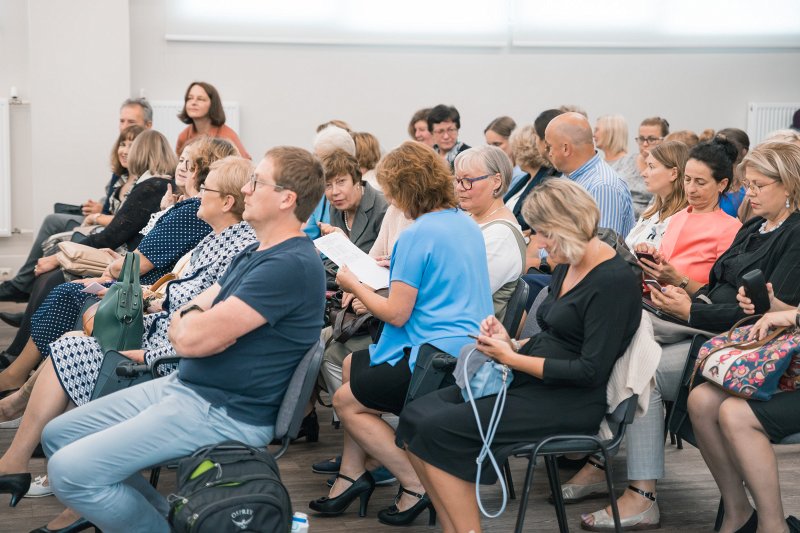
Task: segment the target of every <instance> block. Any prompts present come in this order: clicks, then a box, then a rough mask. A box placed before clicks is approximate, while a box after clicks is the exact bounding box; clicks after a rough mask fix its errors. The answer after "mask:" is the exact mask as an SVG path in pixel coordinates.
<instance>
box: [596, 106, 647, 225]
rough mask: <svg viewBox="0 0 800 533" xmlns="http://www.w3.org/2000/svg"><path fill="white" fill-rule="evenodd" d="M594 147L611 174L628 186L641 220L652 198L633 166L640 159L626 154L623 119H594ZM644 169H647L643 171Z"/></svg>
mask: <svg viewBox="0 0 800 533" xmlns="http://www.w3.org/2000/svg"><path fill="white" fill-rule="evenodd" d="M594 143H595V146H596V147H597V149H598V150H602V151H603V156H604V159H605V161H606V163H608V166H610V167H611V168H612V169H613V170H614V172H616V173H617V174H618V175H619V177H620V178H622V179H623V180H625V183H627V184H628V189H630V191H631V198H632V200H633V211H634V215H635V216H637V217H638V216H640V215H641V214H642V212H643V211H644V210H645V209H646V208H647V206H648V205H650V201H651V200H652V198H653V195H652V194H651V193H650V192H649V191H648V190H647V187H646V186H645V184H644V182H643V181H642V175H643V174H644V171H642V172H640V171H639V168H638V167H637V165H636V159H637V158H638V157H639V155H638V154H636V153H630V154H629V153H628V123H627V122H626V121H625V117H623V116H622V115H604V116H602V117H600V118H598V119H597V125H596V126H595V128H594ZM645 169H646V167H645Z"/></svg>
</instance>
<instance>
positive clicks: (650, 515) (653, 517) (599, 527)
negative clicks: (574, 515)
mask: <svg viewBox="0 0 800 533" xmlns="http://www.w3.org/2000/svg"><path fill="white" fill-rule="evenodd" d="M628 488H629V489H630V490H632V491H634V492H636V493H638V494H641V495H642V496H644V497H645V498H647V499H648V500H650V501H651V502H653V503H651V504H650V507H648V508H647V509H645V510H644V511H643V512H641V513H639V514H636V515H633V516H629V517H627V518H622V519H620V525H621V526H622V529H623V531H644V530H648V529H658V528H660V527H661V513H660V512H659V510H658V503H657V502H656V495H655V494H654V493H652V492H645V491H643V490H642V489H640V488H638V487H634V486H633V485H628ZM589 517H592V518H593V519H594V520H593V522H592V524H591V525H589V524H588V523H587V519H588V518H589ZM581 529H583V530H586V531H614V529H615V528H614V518H613V517H612V516H611V515H609V514H608V513H607V512H606V510H605V509H600V510H599V511H595V512H593V513H591V514H588V515H583V516H581Z"/></svg>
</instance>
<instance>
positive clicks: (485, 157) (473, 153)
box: [453, 145, 514, 196]
mask: <svg viewBox="0 0 800 533" xmlns="http://www.w3.org/2000/svg"><path fill="white" fill-rule="evenodd" d="M478 165H480V166H481V167H482V168H484V169H486V172H488V173H489V174H500V189H498V190H497V191H495V196H502V195H504V194H505V193H506V191H507V190H508V185H509V183H511V176H512V174H513V173H514V169H513V168H512V167H511V161H510V160H509V159H508V156H507V155H506V153H505V152H504V151H503V150H501V149H500V148H498V147H497V146H490V145H486V146H476V147H475V148H470V149H469V150H464V151H463V152H461V153H460V154H458V155H457V156H456V159H455V161H454V162H453V167H454V168H455V171H456V172H461V171H462V170H464V169H466V168H474V167H475V166H478Z"/></svg>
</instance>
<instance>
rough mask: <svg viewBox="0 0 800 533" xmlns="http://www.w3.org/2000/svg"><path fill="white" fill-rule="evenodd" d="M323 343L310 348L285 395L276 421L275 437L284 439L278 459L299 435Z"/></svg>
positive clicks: (318, 366) (317, 343)
mask: <svg viewBox="0 0 800 533" xmlns="http://www.w3.org/2000/svg"><path fill="white" fill-rule="evenodd" d="M323 348H324V346H323V344H322V341H321V340H318V341H317V342H315V343H314V345H313V346H312V347H311V348H309V349H308V351H307V352H306V354H305V355H304V356H303V359H302V360H301V361H300V364H299V365H297V368H296V369H295V371H294V374H293V375H292V379H291V381H289V387H288V388H287V389H286V394H285V395H284V396H283V401H282V402H281V407H280V409H279V410H278V418H277V420H276V421H275V438H276V439H281V440H283V446H281V449H280V450H279V451H278V452H277V453H276V454H274V456H275V458H276V459H277V458H278V457H280V456H281V455H283V453H284V452H285V451H286V448H287V447H288V446H289V441H291V440H292V439H294V438H296V437H297V434H298V433H299V432H300V425H301V423H302V422H303V416H304V414H305V407H306V404H307V403H308V400H309V399H310V398H311V393H312V392H313V390H314V384H315V383H316V382H317V375H318V374H319V368H320V366H321V365H322V354H323Z"/></svg>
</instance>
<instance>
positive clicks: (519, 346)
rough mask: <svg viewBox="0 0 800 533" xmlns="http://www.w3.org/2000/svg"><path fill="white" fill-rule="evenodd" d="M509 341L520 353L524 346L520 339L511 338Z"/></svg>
mask: <svg viewBox="0 0 800 533" xmlns="http://www.w3.org/2000/svg"><path fill="white" fill-rule="evenodd" d="M509 341H510V342H511V348H513V349H514V351H515V352H517V353H519V349H520V348H521V347H522V345H521V344H520V343H519V341H518V340H517V339H509Z"/></svg>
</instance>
